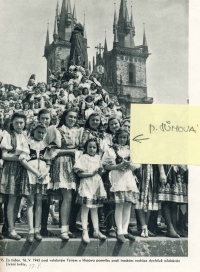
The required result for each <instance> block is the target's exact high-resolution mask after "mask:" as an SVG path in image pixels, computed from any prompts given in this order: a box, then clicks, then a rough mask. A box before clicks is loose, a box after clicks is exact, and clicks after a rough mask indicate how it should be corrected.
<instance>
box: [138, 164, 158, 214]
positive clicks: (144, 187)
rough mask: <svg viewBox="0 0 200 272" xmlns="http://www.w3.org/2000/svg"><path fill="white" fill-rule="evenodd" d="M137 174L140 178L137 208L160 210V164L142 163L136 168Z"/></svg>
mask: <svg viewBox="0 0 200 272" xmlns="http://www.w3.org/2000/svg"><path fill="white" fill-rule="evenodd" d="M134 172H135V175H136V177H137V179H138V184H137V185H138V190H139V199H138V202H137V203H136V206H135V208H136V209H138V210H144V211H145V212H147V211H148V210H158V208H159V205H158V182H159V169H158V165H151V164H142V165H141V167H140V168H138V169H136V170H135V171H134Z"/></svg>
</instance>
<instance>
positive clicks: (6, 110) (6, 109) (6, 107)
mask: <svg viewBox="0 0 200 272" xmlns="http://www.w3.org/2000/svg"><path fill="white" fill-rule="evenodd" d="M4 112H5V113H7V112H9V106H7V105H5V106H4Z"/></svg>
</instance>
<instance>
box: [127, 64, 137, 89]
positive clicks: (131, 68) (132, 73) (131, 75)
mask: <svg viewBox="0 0 200 272" xmlns="http://www.w3.org/2000/svg"><path fill="white" fill-rule="evenodd" d="M129 83H132V84H136V71H135V65H134V64H133V63H129Z"/></svg>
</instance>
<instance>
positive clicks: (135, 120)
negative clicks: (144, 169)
mask: <svg viewBox="0 0 200 272" xmlns="http://www.w3.org/2000/svg"><path fill="white" fill-rule="evenodd" d="M130 150H131V158H132V161H133V162H135V163H142V164H192V165H200V106H192V105H142V104H132V105H131V135H130Z"/></svg>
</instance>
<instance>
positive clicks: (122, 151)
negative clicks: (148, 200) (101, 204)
mask: <svg viewBox="0 0 200 272" xmlns="http://www.w3.org/2000/svg"><path fill="white" fill-rule="evenodd" d="M123 159H124V160H127V161H130V147H129V146H128V145H125V146H119V147H118V150H117V151H116V150H115V149H114V148H109V149H107V150H106V152H105V153H104V155H103V157H102V164H103V165H116V164H119V163H121V162H122V160H123ZM109 180H110V184H111V188H110V192H113V193H114V201H115V202H116V203H124V202H132V203H137V201H138V197H139V191H138V188H137V185H136V177H135V175H134V174H133V172H132V171H131V170H130V169H129V170H123V171H122V170H111V171H110V172H109Z"/></svg>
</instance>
